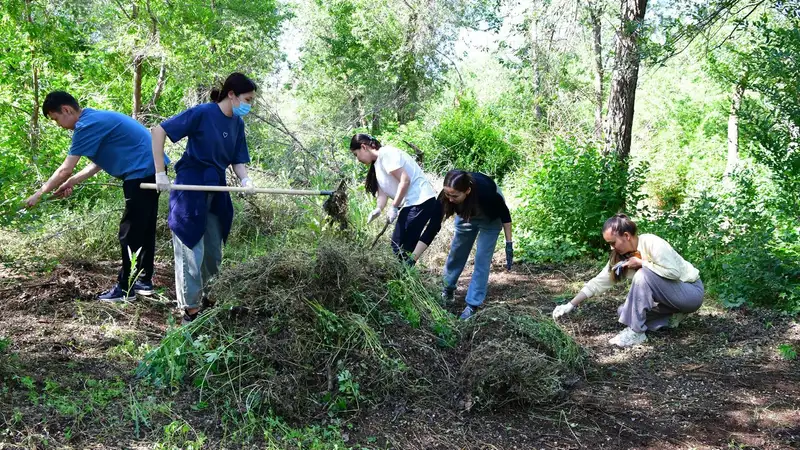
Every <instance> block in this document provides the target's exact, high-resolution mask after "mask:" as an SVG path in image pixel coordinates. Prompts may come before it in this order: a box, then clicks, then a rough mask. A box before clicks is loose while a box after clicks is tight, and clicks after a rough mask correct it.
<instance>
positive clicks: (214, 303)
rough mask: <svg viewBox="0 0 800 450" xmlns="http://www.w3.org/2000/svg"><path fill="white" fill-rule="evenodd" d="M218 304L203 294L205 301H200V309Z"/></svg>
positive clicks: (203, 309)
mask: <svg viewBox="0 0 800 450" xmlns="http://www.w3.org/2000/svg"><path fill="white" fill-rule="evenodd" d="M215 305H216V302H212V301H211V300H209V299H208V297H206V296H205V295H204V296H203V301H202V302H201V303H200V311H205V310H207V309H211V308H213V307H214V306H215Z"/></svg>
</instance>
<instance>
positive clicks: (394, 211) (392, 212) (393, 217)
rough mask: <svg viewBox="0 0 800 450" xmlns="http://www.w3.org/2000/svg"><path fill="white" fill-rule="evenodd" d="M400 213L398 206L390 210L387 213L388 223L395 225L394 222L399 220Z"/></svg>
mask: <svg viewBox="0 0 800 450" xmlns="http://www.w3.org/2000/svg"><path fill="white" fill-rule="evenodd" d="M399 212H400V210H399V209H398V208H397V206H392V207H391V208H389V211H387V212H386V222H387V223H394V221H395V220H397V214H398V213H399Z"/></svg>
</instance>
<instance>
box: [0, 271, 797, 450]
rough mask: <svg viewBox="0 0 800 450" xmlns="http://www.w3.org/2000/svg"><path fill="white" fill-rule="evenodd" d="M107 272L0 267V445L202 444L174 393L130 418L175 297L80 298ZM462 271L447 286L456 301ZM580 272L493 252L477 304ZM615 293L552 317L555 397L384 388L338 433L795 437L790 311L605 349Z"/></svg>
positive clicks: (709, 318) (570, 441)
mask: <svg viewBox="0 0 800 450" xmlns="http://www.w3.org/2000/svg"><path fill="white" fill-rule="evenodd" d="M115 267H116V265H115V264H114V263H99V264H91V263H82V262H74V261H73V262H64V263H62V264H60V265H58V266H56V267H55V268H54V269H53V270H52V271H51V272H50V273H46V274H25V273H22V272H21V271H19V270H16V271H11V270H8V269H0V337H4V338H8V339H9V340H10V346H9V348H8V351H9V352H11V353H13V354H14V355H15V356H14V357H13V358H12V359H11V360H9V361H8V363H7V364H5V366H4V367H0V380H3V383H4V384H3V386H0V433H2V434H0V449H3V448H152V447H153V445H154V444H155V442H157V441H158V440H159V439H160V437H161V434H162V428H163V425H164V424H166V423H169V422H171V421H172V420H174V419H175V418H181V419H184V420H186V421H187V422H189V423H192V424H193V426H194V427H195V428H197V429H206V427H208V430H210V431H207V433H208V434H209V435H210V436H211V438H212V439H211V441H210V442H213V437H214V427H213V426H211V424H209V422H208V420H209V419H208V417H207V416H206V415H203V414H202V413H195V412H193V410H192V408H191V405H192V404H194V403H195V402H196V400H197V399H196V398H194V394H193V393H191V392H182V393H178V394H174V395H173V396H172V397H171V400H170V401H169V402H167V403H166V405H167V406H166V407H165V408H163V411H162V412H161V413H159V414H155V415H153V416H151V417H141V418H140V417H138V416H137V415H136V414H135V413H131V409H132V405H135V404H137V403H138V402H142V401H150V400H148V399H147V398H145V399H140V398H137V399H134V396H133V390H132V388H131V386H132V385H134V384H135V383H138V380H136V379H135V378H134V376H133V369H134V368H135V367H136V363H137V360H136V356H137V352H136V349H137V348H139V347H140V346H142V345H147V344H149V345H156V344H157V343H158V341H159V339H160V338H161V337H162V336H163V335H164V332H165V331H166V328H167V318H168V317H169V316H170V315H171V314H172V309H171V305H170V303H169V301H168V300H166V299H167V298H174V296H173V293H172V292H170V291H169V290H167V291H166V292H164V293H163V294H164V297H160V298H155V299H142V298H140V299H138V300H137V301H136V302H133V303H131V304H128V305H125V306H119V305H104V304H100V303H98V302H95V301H93V300H92V299H93V298H94V296H95V295H96V294H98V293H99V292H101V291H102V290H103V289H106V288H108V287H109V285H110V283H111V282H112V281H113V279H114V276H115ZM158 272H159V274H161V275H162V276H161V277H159V278H157V279H156V284H158V285H161V286H172V284H173V281H172V279H171V278H169V275H166V276H165V275H164V274H171V270H170V268H169V267H166V266H165V267H159V271H158ZM468 272H469V271H468V270H467V271H465V274H464V276H462V280H461V283H460V286H459V291H458V294H457V299H458V300H460V301H462V302H463V296H464V293H465V290H466V286H467V284H468V282H469V273H468ZM592 275H593V273H592V269H591V268H590V267H587V266H569V267H555V266H554V267H546V266H524V265H520V266H517V267H515V269H514V270H513V271H512V272H511V273H507V272H505V271H504V270H503V269H502V267H501V265H500V264H499V261H497V264H496V265H495V267H494V268H493V273H492V275H491V279H490V290H489V301H488V303H487V306H488V307H491V306H492V305H493V304H498V303H503V302H506V303H511V304H523V305H528V306H534V307H536V308H539V309H541V310H542V311H543V312H547V313H549V312H550V311H551V310H552V308H553V307H554V306H555V304H556V302H555V301H554V298H558V297H562V298H563V297H564V296H565V295H569V294H570V293H572V292H575V290H576V289H577V288H579V287H580V285H581V283H582V281H583V280H587V279H588V278H589V277H591V276H592ZM623 298H624V291H623V290H615V291H614V292H612V293H610V294H609V295H606V296H604V297H601V298H597V299H592V300H591V301H589V302H587V303H585V304H584V306H582V307H581V308H580V309H579V310H577V311H575V312H574V313H573V314H572V315H570V316H567V317H566V318H565V319H563V320H562V321H561V323H562V324H563V327H564V328H565V329H566V330H567V331H568V332H569V333H570V334H571V335H572V336H573V337H574V338H575V339H576V340H577V341H578V342H579V343H580V345H582V346H583V347H584V348H585V349H586V351H587V353H588V355H589V359H588V360H589V363H588V364H587V367H586V371H585V376H584V377H583V379H581V380H580V381H579V382H578V383H577V384H576V385H575V386H573V387H572V388H571V390H570V392H569V395H568V396H567V397H566V398H564V399H563V400H562V401H561V402H560V403H558V404H553V405H550V406H547V407H535V408H531V407H523V406H519V405H507V406H505V407H503V408H501V409H499V410H494V411H485V410H476V409H470V408H469V407H468V406H467V405H465V403H464V401H463V398H459V396H458V394H457V393H453V395H452V396H451V397H450V398H445V396H446V394H443V395H442V396H432V397H431V398H429V399H415V401H413V402H409V401H407V400H404V399H402V398H398V399H386V400H385V401H382V402H379V403H377V404H376V405H374V406H371V407H365V408H364V410H362V412H361V414H360V415H359V416H358V417H355V418H354V419H353V421H352V422H351V423H352V425H353V426H352V429H353V432H352V437H350V438H349V439H350V441H349V442H352V443H353V444H354V445H355V443H356V442H358V443H364V442H365V441H363V440H362V439H361V438H363V437H367V436H377V437H379V440H378V443H380V444H383V446H384V447H386V446H390V447H393V448H410V449H450V448H453V449H456V448H498V449H506V448H507V449H534V448H536V449H550V448H559V449H578V448H587V449H599V448H609V449H690V448H697V449H712V448H713V449H751V448H752V449H786V448H800V361H798V360H794V361H789V360H786V359H783V358H782V357H781V355H780V353H779V352H778V350H777V348H778V346H779V345H781V344H785V343H792V344H794V345H795V348H797V346H798V345H800V325H799V324H798V323H797V322H796V321H795V320H793V319H792V318H790V317H785V316H782V315H780V314H779V313H776V312H773V311H767V310H758V309H740V310H735V311H731V310H723V309H720V308H718V307H716V306H714V305H707V306H704V308H703V309H701V310H700V311H699V312H698V313H697V314H694V315H692V316H690V317H689V318H688V319H687V320H686V321H685V322H684V323H683V324H681V327H680V328H679V329H677V330H669V331H665V332H657V333H651V334H650V335H649V340H648V341H647V342H646V343H645V344H644V345H641V346H638V347H635V348H633V349H626V350H619V349H615V348H613V347H611V346H610V345H609V344H608V343H607V341H608V339H610V338H611V337H612V336H613V335H614V334H615V333H617V332H618V331H620V330H621V328H622V326H621V325H620V324H618V323H617V321H616V307H617V306H618V305H619V303H620V302H621V301H622V299H623ZM562 301H563V300H562ZM461 307H463V305H456V306H454V307H453V309H452V310H453V312H459V310H460V308H461ZM442 361H443V365H444V366H443V367H442V368H438V369H437V370H442V371H444V370H451V369H453V370H457V369H458V367H457V366H458V364H459V360H458V353H457V352H453V353H451V354H450V355H449V356H448V357H446V358H442ZM448 364H449V365H451V366H452V367H447V365H448ZM432 373H435V371H433V372H432ZM3 375H5V376H3ZM24 378H27V379H28V380H27V381H26V380H24ZM15 380H16V381H15ZM87 380H94V381H92V382H89V381H87ZM26 382H27V383H28V386H29V387H25V386H26V385H25V383H26ZM431 382H432V383H435V380H431ZM97 383H100V385H102V386H107V389H106V390H105V391H103V392H110V394H107V395H108V396H109V397H108V399H107V400H108V401H103V399H102V398H95V394H92V396H91V399H92V400H91V404H92V405H93V407H92V408H89V407H87V406H86V405H83V406H84V407H83V408H82V409H80V408H79V411H80V412H79V413H74V411H72V412H70V410H69V409H68V407H67V406H69V405H67V406H63V405H59V404H55V403H54V402H53V401H49V400H48V399H55V398H58V396H57V395H55V394H53V395H51V393H55V392H79V391H82V390H83V391H87V392H92V393H94V392H95V391H96V389H95V390H91V389H90V388H91V387H92V386H97ZM30 386H33V387H34V388H35V391H36V392H37V393H40V394H37V395H39V397H38V398H36V399H34V398H32V397H35V395H34V396H32V395H31V389H30ZM53 386H57V387H53ZM101 397H102V396H101ZM153 401H155V400H153ZM78 406H81V405H78ZM56 410H58V411H60V412H61V413H60V414H55V413H54V411H56ZM207 448H214V445H209V446H207Z"/></svg>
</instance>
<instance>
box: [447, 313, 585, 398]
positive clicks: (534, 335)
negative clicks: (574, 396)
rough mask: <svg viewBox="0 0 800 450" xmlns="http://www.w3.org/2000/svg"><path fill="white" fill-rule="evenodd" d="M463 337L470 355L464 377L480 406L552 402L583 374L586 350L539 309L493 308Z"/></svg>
mask: <svg viewBox="0 0 800 450" xmlns="http://www.w3.org/2000/svg"><path fill="white" fill-rule="evenodd" d="M464 331H465V333H464V334H465V336H469V340H468V341H467V342H465V343H464V345H466V346H468V349H469V354H468V356H467V358H466V360H465V361H464V364H463V366H462V370H461V374H462V377H463V384H464V385H465V386H466V388H467V389H468V391H469V393H470V395H471V397H472V398H471V403H473V404H475V405H477V406H480V407H497V406H501V405H504V404H507V403H512V402H518V403H524V404H530V405H537V404H543V403H547V402H551V401H553V400H555V399H558V398H559V397H561V396H563V395H564V394H565V393H566V392H565V387H566V386H567V385H569V384H571V383H573V382H574V381H575V380H577V378H578V376H579V375H580V374H581V370H582V367H583V360H584V357H583V352H582V350H581V348H580V347H579V346H578V344H576V343H575V341H574V340H573V339H572V338H571V337H570V336H569V335H568V334H566V333H564V331H562V330H561V328H559V327H558V326H557V325H556V324H555V323H554V322H553V321H552V320H551V319H550V318H549V317H547V316H544V315H543V314H541V313H540V312H539V311H538V310H537V309H535V308H531V307H525V306H507V305H502V306H496V307H493V308H488V309H486V310H484V311H482V312H481V313H479V314H478V315H476V316H475V317H474V318H473V320H472V321H470V322H468V323H467V325H466V328H465V330H464Z"/></svg>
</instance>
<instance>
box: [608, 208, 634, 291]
mask: <svg viewBox="0 0 800 450" xmlns="http://www.w3.org/2000/svg"><path fill="white" fill-rule="evenodd" d="M609 230H610V231H611V232H612V233H614V235H615V236H622V235H623V234H625V233H630V235H631V236H636V233H637V231H638V230H637V228H636V222H634V221H632V220H631V218H630V217H628V216H626V215H625V214H614V215H613V216H611V217H609V218H608V220H606V221H605V223H604V224H603V233H605V232H606V231H609ZM631 256H632V255H631V254H625V255H622V254H620V253H619V252H617V251H616V250H611V254H610V255H609V257H608V270H609V275H610V276H611V280H613V281H619V280H620V278H622V276H621V275H617V274H616V273H615V272H614V270H613V267H614V266H615V265H616V264H617V263H618V262H620V261H623V260H626V259H628V258H630V257H631Z"/></svg>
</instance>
